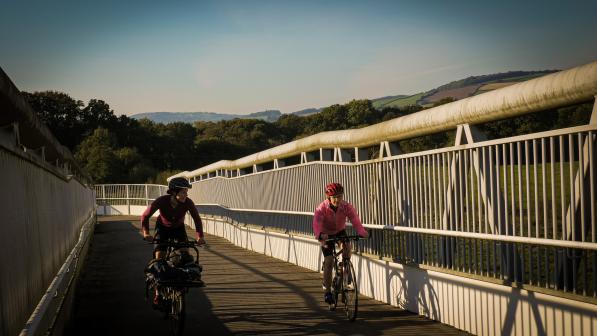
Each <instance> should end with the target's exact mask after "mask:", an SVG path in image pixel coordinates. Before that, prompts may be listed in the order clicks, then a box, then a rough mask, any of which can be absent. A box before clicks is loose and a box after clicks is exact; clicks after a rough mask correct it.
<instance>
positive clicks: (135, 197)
mask: <svg viewBox="0 0 597 336" xmlns="http://www.w3.org/2000/svg"><path fill="white" fill-rule="evenodd" d="M166 190H168V187H167V186H164V185H159V184H97V185H95V195H96V197H95V199H96V204H97V205H98V206H102V205H127V206H131V205H145V206H147V205H149V203H150V202H151V201H153V200H154V199H156V198H158V197H159V196H161V195H164V194H166Z"/></svg>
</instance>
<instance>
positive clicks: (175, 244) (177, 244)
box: [148, 239, 200, 248]
mask: <svg viewBox="0 0 597 336" xmlns="http://www.w3.org/2000/svg"><path fill="white" fill-rule="evenodd" d="M148 244H152V245H166V246H172V247H174V248H184V247H197V246H200V245H198V244H197V241H196V240H189V241H186V242H177V241H172V240H164V241H161V240H156V239H154V240H152V241H150V242H148Z"/></svg>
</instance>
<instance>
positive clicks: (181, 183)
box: [168, 177, 193, 194]
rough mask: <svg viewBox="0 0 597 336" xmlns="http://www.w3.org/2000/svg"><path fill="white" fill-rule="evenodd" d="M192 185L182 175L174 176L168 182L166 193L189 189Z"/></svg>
mask: <svg viewBox="0 0 597 336" xmlns="http://www.w3.org/2000/svg"><path fill="white" fill-rule="evenodd" d="M192 187H193V186H191V184H190V183H189V181H188V180H187V179H186V178H184V177H175V178H173V179H171V180H170V182H168V194H170V193H172V192H176V191H178V190H180V189H183V188H187V189H191V188H192Z"/></svg>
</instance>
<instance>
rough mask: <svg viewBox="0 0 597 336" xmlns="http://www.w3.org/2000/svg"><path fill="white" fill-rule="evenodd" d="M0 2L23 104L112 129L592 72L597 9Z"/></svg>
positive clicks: (492, 4)
mask: <svg viewBox="0 0 597 336" xmlns="http://www.w3.org/2000/svg"><path fill="white" fill-rule="evenodd" d="M0 2H1V7H0V8H2V10H1V11H0V67H1V68H2V69H3V70H4V71H5V72H6V73H7V74H8V76H9V77H10V78H11V79H12V81H13V82H14V83H15V85H16V86H17V87H18V88H19V89H20V90H22V91H28V92H34V91H46V90H54V91H61V92H65V93H67V94H69V95H70V96H71V97H73V98H74V99H77V100H82V101H83V102H87V101H89V99H101V100H104V101H106V102H107V103H108V104H109V105H110V107H111V108H112V109H114V112H115V113H116V114H117V115H120V114H125V115H132V114H135V113H142V112H162V111H165V112H219V113H234V114H248V113H252V112H257V111H263V110H272V109H277V110H280V111H282V112H283V113H289V112H294V111H298V110H302V109H306V108H312V107H315V108H319V107H325V106H330V105H332V104H344V103H346V102H348V101H350V100H352V99H364V98H367V99H373V98H378V97H383V96H388V95H398V94H415V93H418V92H421V91H427V90H429V89H432V88H435V87H437V86H439V85H442V84H446V83H448V82H450V81H454V80H458V79H462V78H465V77H468V76H473V75H483V74H490V73H497V72H506V71H513V70H544V69H567V68H570V67H574V66H578V65H582V64H586V63H590V62H593V61H597V43H596V42H597V38H596V37H595V36H596V33H597V19H595V13H597V1H520V0H516V1H510V0H502V1H484V0H476V1H458V0H455V1H439V0H427V1H398V0H396V1H350V0H341V1H310V0H300V1H284V0H278V1H226V0H220V1H199V0H196V1H182V0H173V1H149V0H145V1H140V0H128V1H122V0H118V1H112V0H102V1H87V0H71V1H61V0H52V1H36V0H28V1H22V0H0Z"/></svg>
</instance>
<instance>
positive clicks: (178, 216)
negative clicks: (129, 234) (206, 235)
mask: <svg viewBox="0 0 597 336" xmlns="http://www.w3.org/2000/svg"><path fill="white" fill-rule="evenodd" d="M170 197H171V196H170V195H164V196H160V197H158V198H156V199H155V200H154V201H153V202H152V203H151V205H150V206H148V207H147V209H145V211H144V212H143V214H142V215H141V225H142V226H143V230H144V231H149V218H150V217H151V216H152V215H153V214H154V213H155V212H156V211H158V210H160V215H159V216H158V219H157V221H158V223H159V224H160V225H163V226H165V227H167V228H176V227H181V226H183V225H184V216H185V214H186V213H187V211H188V212H189V213H190V214H191V217H193V221H194V222H195V230H196V231H197V232H198V233H199V237H203V224H202V223H201V218H199V212H197V208H196V207H195V203H193V201H192V200H191V199H190V198H188V197H187V199H186V201H185V202H184V203H178V205H177V206H176V208H173V207H172V205H171V204H170Z"/></svg>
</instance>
